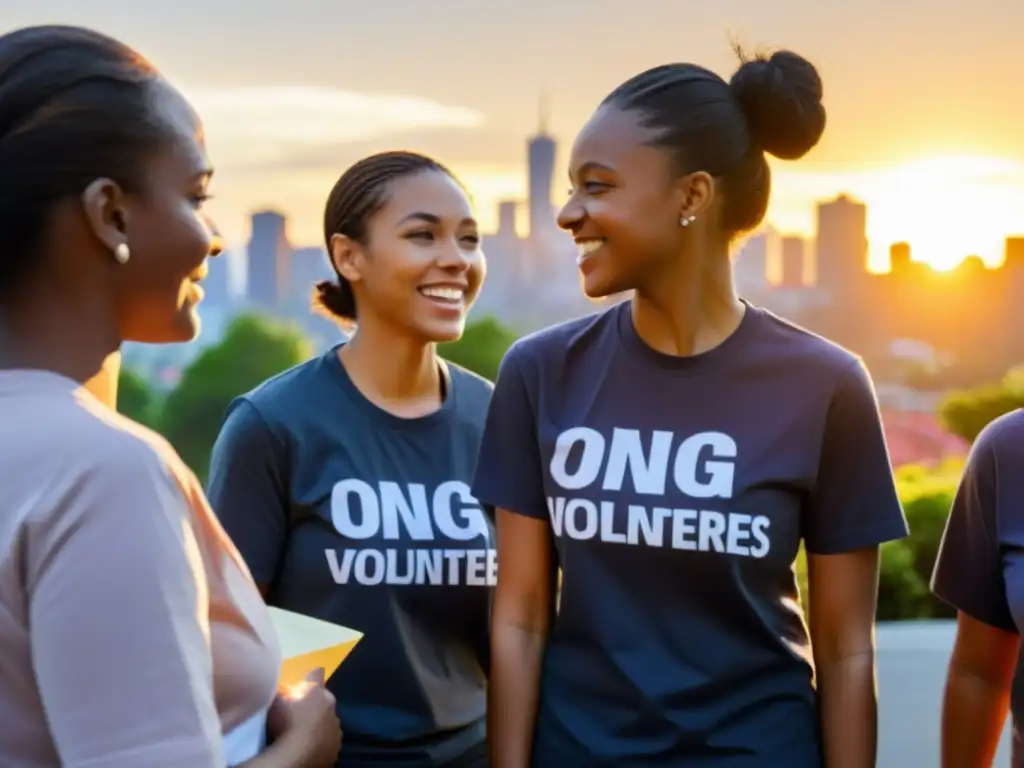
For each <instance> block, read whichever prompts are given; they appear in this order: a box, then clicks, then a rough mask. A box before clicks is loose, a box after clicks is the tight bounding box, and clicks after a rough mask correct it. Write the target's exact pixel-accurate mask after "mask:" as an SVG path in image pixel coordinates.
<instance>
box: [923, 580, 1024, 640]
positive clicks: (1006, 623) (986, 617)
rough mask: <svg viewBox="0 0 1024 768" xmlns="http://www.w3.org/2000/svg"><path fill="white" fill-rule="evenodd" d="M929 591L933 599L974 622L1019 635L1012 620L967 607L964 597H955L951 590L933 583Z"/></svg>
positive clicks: (967, 602)
mask: <svg viewBox="0 0 1024 768" xmlns="http://www.w3.org/2000/svg"><path fill="white" fill-rule="evenodd" d="M931 591H932V594H933V595H935V597H937V598H938V599H939V600H941V601H942V602H944V603H945V604H946V605H948V606H949V607H951V608H955V609H956V610H958V611H960V612H961V613H963V614H966V615H967V616H970V617H971V618H972V619H974V620H975V621H980V622H981V623H982V624H987V625H988V626H990V627H995V628H996V629H1001V630H1003V631H1004V632H1012V633H1014V634H1019V633H1020V630H1019V629H1018V628H1017V625H1016V624H1014V622H1013V619H1012V618H1007V617H997V616H995V615H993V614H992V613H990V612H987V611H984V610H978V607H977V606H975V605H969V603H970V600H969V599H966V598H965V597H964V595H957V594H954V591H953V590H947V589H945V588H941V587H937V586H936V585H935V583H934V582H933V583H932V585H931Z"/></svg>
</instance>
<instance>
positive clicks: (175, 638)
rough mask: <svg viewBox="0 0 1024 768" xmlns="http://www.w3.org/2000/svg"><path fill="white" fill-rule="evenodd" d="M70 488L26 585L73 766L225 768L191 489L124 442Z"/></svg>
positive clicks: (41, 659)
mask: <svg viewBox="0 0 1024 768" xmlns="http://www.w3.org/2000/svg"><path fill="white" fill-rule="evenodd" d="M140 453H141V452H140ZM122 454H124V455H122ZM69 490H70V491H71V493H72V494H73V498H71V499H70V500H69V502H68V505H67V506H65V507H64V508H63V509H62V510H61V512H60V514H59V515H56V516H55V518H54V519H53V520H51V521H47V522H46V524H45V525H43V526H42V527H41V528H40V529H39V530H37V531H35V532H34V537H33V544H32V547H31V550H32V554H31V556H30V558H29V566H28V568H27V581H26V584H27V590H26V591H27V593H28V600H29V605H28V610H29V626H30V628H31V653H32V666H33V670H34V672H35V676H36V680H37V684H38V688H39V694H40V696H41V699H42V703H43V707H44V709H45V711H46V718H47V721H48V723H49V727H50V731H51V733H52V736H53V741H54V744H55V746H56V749H57V752H58V754H59V756H60V762H61V765H64V766H66V767H67V768H139V766H146V768H181V766H185V765H187V766H190V768H223V765H224V759H223V756H222V744H221V734H220V720H219V718H218V715H217V710H216V707H215V704H214V696H213V682H212V680H213V677H212V659H211V653H210V647H209V619H208V616H209V605H208V596H207V584H206V576H205V568H204V566H203V563H202V561H201V557H200V550H199V545H198V543H197V541H196V538H195V535H194V532H193V528H192V524H191V522H190V520H191V516H190V514H189V509H188V504H187V502H186V500H185V497H184V495H183V494H182V491H181V488H180V486H179V485H178V484H177V482H176V481H175V480H174V479H173V478H172V476H171V475H170V474H168V473H167V472H165V471H164V470H163V467H162V466H161V465H160V462H159V461H158V460H157V459H156V457H155V456H151V455H149V454H144V455H141V456H140V455H129V454H128V453H127V452H126V451H125V452H120V451H119V452H118V455H117V457H115V458H110V459H109V460H104V461H103V462H102V463H101V464H97V465H96V466H95V468H94V469H92V470H91V471H90V472H89V473H88V474H87V475H86V476H84V477H83V478H82V480H81V482H80V483H79V484H78V487H75V488H73V489H69Z"/></svg>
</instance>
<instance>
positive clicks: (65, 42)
mask: <svg viewBox="0 0 1024 768" xmlns="http://www.w3.org/2000/svg"><path fill="white" fill-rule="evenodd" d="M202 136H203V131H202V123H201V122H200V120H199V118H198V116H197V115H196V114H195V112H194V111H193V110H192V108H191V106H190V105H189V104H188V102H187V101H186V100H185V99H184V98H183V97H182V95H181V94H180V93H178V92H177V91H176V90H175V89H174V88H172V87H171V86H170V85H169V84H168V83H167V81H166V80H165V79H164V78H163V77H162V76H161V75H160V73H159V72H158V71H157V70H156V69H155V68H154V67H153V65H152V64H150V63H149V62H148V61H146V60H145V59H144V58H143V57H142V56H140V55H139V54H138V53H137V52H136V51H134V50H132V49H131V48H129V47H128V46H126V45H124V44H123V43H121V42H118V41H117V40H114V39H111V38H109V37H106V36H104V35H101V34H99V33H97V32H93V31H91V30H88V29H81V28H77V27H63V26H44V27H30V28H25V29H19V30H16V31H14V32H10V33H8V34H5V35H2V36H0V489H2V493H3V496H2V499H0V723H2V725H0V765H2V766H3V768H47V767H49V766H53V767H54V768H56V766H65V768H85V767H86V766H95V767H96V768H99V767H100V766H102V768H185V767H186V766H187V768H224V766H225V765H226V764H227V765H230V766H239V765H244V766H246V768H300V767H301V768H320V767H321V766H324V765H325V764H330V763H331V762H333V760H334V757H335V755H337V753H338V749H339V746H340V742H341V731H340V728H339V726H338V719H337V717H336V715H335V712H334V701H333V698H332V697H331V695H330V694H329V693H327V691H325V690H324V688H323V687H322V686H311V687H310V689H309V690H308V692H306V693H305V694H303V695H301V696H299V697H298V698H295V697H289V698H287V699H285V698H281V697H279V696H278V695H277V687H278V679H279V674H280V665H281V658H280V650H279V648H278V643H277V638H276V636H275V633H274V628H273V626H272V625H271V622H270V617H269V615H268V613H267V610H266V607H265V606H264V605H263V603H262V601H261V599H260V594H259V592H258V591H257V589H256V585H255V584H254V583H253V581H252V578H251V576H250V575H249V571H248V570H247V569H246V567H245V565H244V563H243V562H242V560H241V558H240V557H239V556H238V552H237V551H236V550H235V548H234V547H232V546H231V543H230V542H229V541H228V539H227V537H226V536H225V535H224V531H223V529H221V527H220V525H219V524H218V523H217V520H216V518H215V517H214V515H213V513H212V512H211V511H210V507H209V504H208V503H207V500H206V497H205V496H204V495H203V491H202V488H201V487H200V485H199V482H198V481H197V479H196V477H195V475H194V474H193V473H192V472H191V471H190V470H189V469H188V468H187V467H186V466H185V465H184V463H183V462H182V461H181V459H180V458H179V457H178V455H177V454H176V453H175V452H174V449H173V448H172V447H171V446H170V445H168V443H167V442H166V441H165V440H163V439H162V438H161V437H160V436H159V435H156V434H154V433H153V432H150V431H149V430H148V429H145V428H144V427H141V426H139V425H138V424H135V423H134V422H132V421H130V420H129V419H126V418H124V417H123V416H121V415H119V414H118V413H117V412H116V410H115V405H116V399H117V389H116V382H117V377H118V370H119V366H120V348H121V345H122V343H123V342H125V341H139V342H149V343H169V342H185V341H189V340H191V339H193V338H194V337H195V335H196V333H197V332H198V328H199V318H198V315H197V305H198V304H199V302H200V300H201V298H202V290H201V288H200V287H199V283H200V281H201V280H202V279H203V277H204V276H205V274H206V270H207V267H206V262H207V259H208V258H209V257H210V256H216V255H217V254H218V253H219V252H220V246H219V244H218V238H217V237H216V234H215V232H214V230H213V225H212V224H211V222H210V221H209V219H208V218H207V216H206V214H205V213H204V211H203V202H204V201H205V200H206V198H207V197H208V185H209V182H210V176H211V174H212V169H211V167H210V165H209V162H208V160H207V157H206V150H205V147H204V145H203V140H202ZM268 738H269V740H270V742H271V743H270V745H269V746H266V748H264V747H265V743H264V742H265V741H266V740H267V739H268Z"/></svg>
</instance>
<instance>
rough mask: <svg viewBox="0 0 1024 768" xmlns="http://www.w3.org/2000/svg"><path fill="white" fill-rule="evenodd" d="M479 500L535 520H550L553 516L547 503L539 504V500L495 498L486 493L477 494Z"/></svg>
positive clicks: (495, 507)
mask: <svg viewBox="0 0 1024 768" xmlns="http://www.w3.org/2000/svg"><path fill="white" fill-rule="evenodd" d="M477 501H479V502H480V503H481V504H484V505H488V506H491V507H493V508H494V509H496V510H497V509H504V510H505V511H507V512H513V513H515V514H517V515H521V516H523V517H532V518H533V519H534V520H550V519H551V516H550V514H549V513H548V507H547V504H544V503H542V504H537V502H535V501H534V502H527V501H525V500H524V499H509V498H505V499H504V500H501V501H499V500H495V498H494V497H492V496H487V495H486V494H484V495H482V496H477Z"/></svg>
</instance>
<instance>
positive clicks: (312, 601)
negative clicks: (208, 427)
mask: <svg viewBox="0 0 1024 768" xmlns="http://www.w3.org/2000/svg"><path fill="white" fill-rule="evenodd" d="M446 368H447V376H446V380H447V397H446V399H445V402H444V404H443V406H442V407H441V408H440V410H438V411H436V412H434V413H432V414H430V415H428V416H424V417H422V418H415V419H404V418H400V417H397V416H394V415H392V414H390V413H388V412H386V411H384V410H382V409H380V408H378V407H377V406H375V405H374V404H373V403H371V402H370V401H369V400H367V399H366V398H365V397H364V396H363V395H362V394H361V393H360V392H359V390H358V389H357V388H356V387H355V385H354V384H353V383H352V381H351V379H350V378H349V376H348V374H347V373H346V371H345V369H344V367H343V366H342V365H341V363H340V361H339V359H338V355H337V348H335V349H333V350H331V351H329V352H328V353H326V354H325V355H323V356H321V357H318V358H315V359H313V360H310V361H308V362H306V363H304V364H302V365H299V366H298V367H296V368H293V369H291V370H289V371H287V372H285V373H283V374H281V375H280V376H277V377H275V378H273V379H271V380H270V381H268V382H265V383H264V384H263V385H261V386H260V387H258V388H257V389H256V390H254V391H253V392H251V393H249V394H248V395H246V396H244V397H241V398H239V399H238V400H236V401H235V402H234V403H233V404H232V406H231V408H230V409H229V412H228V416H227V418H226V422H225V424H224V427H223V430H222V432H221V434H220V437H219V438H218V440H217V443H216V447H215V448H214V452H213V460H212V464H211V471H210V482H209V486H210V487H209V497H210V501H211V504H212V505H213V508H214V510H215V511H216V513H217V515H218V516H219V517H220V519H221V521H222V523H223V525H224V528H225V529H226V530H227V531H228V533H229V534H230V536H231V537H232V539H233V540H234V542H235V544H236V545H237V547H238V549H239V551H240V552H241V553H242V555H243V557H244V558H245V560H246V562H247V563H248V565H249V569H250V570H251V571H252V574H253V577H254V578H255V579H256V581H257V583H261V584H267V585H269V590H270V591H269V594H268V602H270V603H271V604H273V605H277V606H280V607H281V608H284V609H287V610H291V611H296V612H299V613H303V614H306V615H309V616H313V617H316V618H319V619H324V620H326V621H332V622H336V623H339V624H343V625H345V626H349V627H353V628H355V629H358V630H360V631H362V632H364V633H365V637H364V639H363V640H362V641H361V642H360V643H359V644H358V645H357V646H356V648H355V650H354V651H353V652H352V654H351V656H350V657H349V658H348V659H347V660H346V661H345V662H344V663H343V664H342V666H341V667H340V668H339V670H338V671H337V673H335V675H334V676H333V677H332V678H331V679H330V680H329V681H328V684H327V685H328V688H329V689H330V690H331V691H332V692H333V693H334V695H335V696H336V697H337V700H338V713H339V717H340V719H341V722H342V727H343V729H344V731H345V738H344V742H343V745H342V754H341V759H340V762H339V765H340V766H346V767H348V766H360V765H364V764H373V765H376V764H379V763H380V762H381V761H389V760H390V761H392V762H393V761H399V762H401V764H402V765H420V766H440V765H462V764H463V763H464V762H465V761H466V760H467V758H466V755H468V754H478V753H482V751H483V742H484V737H485V729H484V713H485V706H486V702H485V699H486V680H487V672H488V666H489V664H488V632H487V622H488V618H489V610H490V598H491V593H492V591H493V590H492V587H493V585H494V582H495V578H496V573H497V563H496V552H495V549H494V527H493V515H492V514H491V513H490V512H488V511H485V510H484V509H482V508H481V506H480V505H479V504H478V503H477V502H476V501H475V500H474V498H473V497H472V495H471V494H470V488H469V483H470V480H471V478H472V472H473V466H474V464H475V461H476V454H477V448H478V444H479V441H480V436H481V433H482V430H483V422H484V418H485V415H486V411H487V404H488V401H489V399H490V394H491V390H492V386H491V384H490V383H489V382H487V381H485V380H484V379H481V378H479V377H477V376H475V375H474V374H472V373H469V372H468V371H465V370H463V369H461V368H459V367H457V366H455V365H451V364H448V365H447V366H446Z"/></svg>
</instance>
